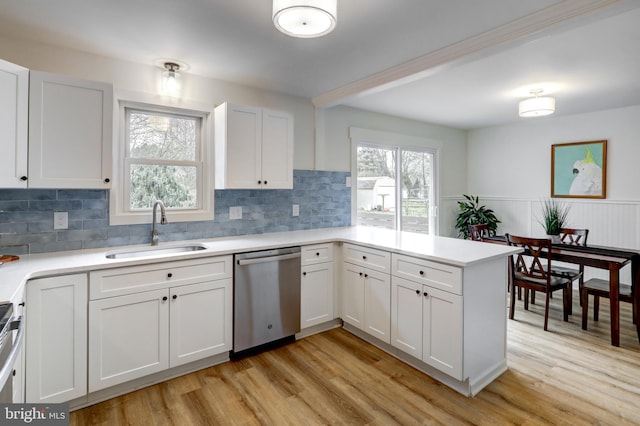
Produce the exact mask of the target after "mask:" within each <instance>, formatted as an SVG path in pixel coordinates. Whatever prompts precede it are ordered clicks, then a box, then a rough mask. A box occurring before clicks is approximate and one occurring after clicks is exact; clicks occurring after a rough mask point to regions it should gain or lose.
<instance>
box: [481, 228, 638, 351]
mask: <svg viewBox="0 0 640 426" xmlns="http://www.w3.org/2000/svg"><path fill="white" fill-rule="evenodd" d="M483 241H484V242H487V243H494V244H495V243H498V244H506V243H507V242H506V239H505V237H504V235H496V236H491V237H485V238H484V239H483ZM551 259H552V260H555V261H559V262H566V263H573V264H577V265H584V266H590V267H593V268H598V269H606V270H608V271H609V303H610V314H611V344H612V345H613V346H620V299H619V291H620V269H622V268H623V267H624V266H627V265H630V266H631V288H632V294H633V298H634V299H633V303H634V309H633V315H634V323H635V326H636V332H637V334H638V341H640V292H639V291H638V287H637V285H638V283H639V282H640V251H637V250H632V249H626V248H616V247H605V246H596V245H585V246H581V245H570V244H563V243H552V245H551Z"/></svg>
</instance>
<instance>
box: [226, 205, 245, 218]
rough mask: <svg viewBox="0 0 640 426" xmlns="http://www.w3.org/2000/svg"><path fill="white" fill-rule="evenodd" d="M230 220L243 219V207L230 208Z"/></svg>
mask: <svg viewBox="0 0 640 426" xmlns="http://www.w3.org/2000/svg"><path fill="white" fill-rule="evenodd" d="M229 219H230V220H237V219H242V207H241V206H234V207H229Z"/></svg>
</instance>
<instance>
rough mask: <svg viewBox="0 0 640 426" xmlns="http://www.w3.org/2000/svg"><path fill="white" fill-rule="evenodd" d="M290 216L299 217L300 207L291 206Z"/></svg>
mask: <svg viewBox="0 0 640 426" xmlns="http://www.w3.org/2000/svg"><path fill="white" fill-rule="evenodd" d="M291 214H292V215H293V216H300V205H299V204H294V205H293V211H292V212H291Z"/></svg>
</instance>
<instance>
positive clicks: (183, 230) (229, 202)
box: [0, 170, 351, 255]
mask: <svg viewBox="0 0 640 426" xmlns="http://www.w3.org/2000/svg"><path fill="white" fill-rule="evenodd" d="M348 175H349V173H348V172H324V171H309V170H295V171H294V187H293V190H285V189H277V190H276V189H271V190H225V191H216V192H215V219H214V220H213V221H202V222H188V223H186V222H182V223H176V222H172V221H171V212H170V211H169V212H167V219H168V220H169V223H168V224H166V225H162V226H159V227H158V231H159V232H160V241H179V240H192V239H201V238H216V237H225V236H233V235H245V234H261V233H266V232H278V231H290V230H299V229H316V228H327V227H333V226H348V225H350V217H351V216H350V214H351V202H350V200H351V197H350V188H347V187H346V186H345V178H346V177H347V176H348ZM108 200H109V196H108V193H107V191H106V190H55V189H0V252H1V253H3V254H18V255H19V254H27V253H43V252H53V251H61V250H76V249H83V248H97V247H113V246H121V245H130V244H148V243H149V242H150V241H151V225H150V224H145V225H123V226H109V202H108ZM293 204H298V205H299V207H300V215H299V216H296V217H294V216H292V205H293ZM231 206H241V207H242V219H241V220H230V219H229V207H231ZM55 211H66V212H69V229H67V230H54V229H53V212H55ZM149 222H151V215H149Z"/></svg>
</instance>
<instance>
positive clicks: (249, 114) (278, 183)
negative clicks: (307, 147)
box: [215, 103, 293, 189]
mask: <svg viewBox="0 0 640 426" xmlns="http://www.w3.org/2000/svg"><path fill="white" fill-rule="evenodd" d="M215 146H216V189H248V188H264V189H291V188H293V116H292V115H291V114H289V113H287V112H283V111H274V110H269V109H263V108H256V107H250V106H242V105H234V104H230V103H224V104H222V105H220V106H218V107H217V108H216V110H215Z"/></svg>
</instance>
